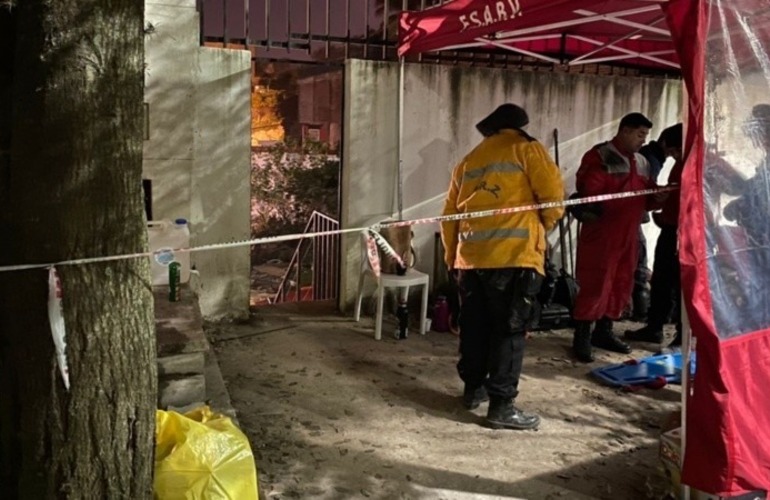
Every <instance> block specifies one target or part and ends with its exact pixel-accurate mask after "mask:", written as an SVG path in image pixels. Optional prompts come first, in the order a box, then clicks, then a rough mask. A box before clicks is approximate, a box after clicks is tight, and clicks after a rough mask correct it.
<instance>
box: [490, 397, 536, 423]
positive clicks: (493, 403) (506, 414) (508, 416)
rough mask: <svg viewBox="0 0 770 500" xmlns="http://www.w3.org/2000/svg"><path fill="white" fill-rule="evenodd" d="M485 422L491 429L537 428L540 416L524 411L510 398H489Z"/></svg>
mask: <svg viewBox="0 0 770 500" xmlns="http://www.w3.org/2000/svg"><path fill="white" fill-rule="evenodd" d="M487 423H489V426H490V427H492V428H493V429H523V430H526V429H537V426H538V425H540V417H538V416H537V415H535V414H533V413H524V412H523V411H521V410H519V409H518V408H516V407H515V406H513V401H512V400H510V399H498V398H494V397H493V398H491V399H490V400H489V410H488V411H487Z"/></svg>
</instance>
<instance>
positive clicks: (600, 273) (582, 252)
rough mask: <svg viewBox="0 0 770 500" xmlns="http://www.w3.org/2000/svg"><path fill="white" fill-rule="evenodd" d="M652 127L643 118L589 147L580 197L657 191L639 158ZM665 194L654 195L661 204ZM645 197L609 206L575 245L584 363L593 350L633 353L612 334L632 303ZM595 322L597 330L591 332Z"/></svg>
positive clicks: (577, 343)
mask: <svg viewBox="0 0 770 500" xmlns="http://www.w3.org/2000/svg"><path fill="white" fill-rule="evenodd" d="M650 128H652V122H651V121H650V120H649V119H648V118H647V117H645V116H644V115H643V114H641V113H631V114H628V115H626V116H624V117H623V118H622V119H621V121H620V126H619V127H618V132H617V134H616V135H615V137H614V138H613V139H612V140H611V141H609V142H605V143H602V144H598V145H596V146H594V147H593V148H591V150H590V151H588V152H587V153H586V154H585V155H584V156H583V159H582V160H581V163H580V168H579V169H578V172H577V178H576V186H577V191H578V195H579V196H580V197H585V196H595V195H603V194H612V193H623V192H630V191H637V190H642V189H648V188H652V187H655V186H656V184H655V181H654V180H653V179H651V178H650V165H649V163H648V161H647V159H646V158H645V157H644V156H642V155H641V154H639V152H638V151H639V149H641V147H642V146H643V145H644V143H645V142H646V141H647V136H648V134H649V133H650ZM666 194H667V193H661V194H657V195H655V197H656V199H655V201H656V202H658V203H662V201H663V199H664V197H665V195H666ZM651 201H652V200H648V199H647V197H631V198H623V199H619V200H611V201H605V202H602V203H600V204H599V205H598V210H597V211H596V216H595V217H594V218H593V220H586V221H585V222H583V224H582V226H581V229H580V234H579V236H578V245H577V266H576V269H575V271H576V272H575V278H576V279H577V282H578V286H579V287H580V288H579V290H578V294H577V297H576V298H575V307H574V310H573V312H572V317H573V319H574V320H575V333H574V337H573V343H572V349H573V352H574V354H575V357H576V358H577V359H578V360H579V361H582V362H585V363H590V362H591V361H593V360H594V357H593V351H592V346H593V347H598V348H602V349H607V350H609V351H614V352H620V353H629V352H631V348H630V346H629V345H628V344H626V343H625V342H623V341H622V340H620V339H619V338H618V337H617V336H616V335H615V333H614V332H613V331H612V326H613V321H614V320H617V319H618V318H620V317H621V315H622V314H623V311H624V309H625V308H626V306H627V305H628V303H629V301H630V299H631V291H632V289H633V285H634V270H635V269H636V262H637V245H638V235H637V233H638V227H639V221H640V220H642V215H643V214H644V212H645V210H650V209H652V208H655V207H653V206H651V205H652V203H651ZM593 322H596V328H595V329H594V330H593V331H591V327H592V324H593Z"/></svg>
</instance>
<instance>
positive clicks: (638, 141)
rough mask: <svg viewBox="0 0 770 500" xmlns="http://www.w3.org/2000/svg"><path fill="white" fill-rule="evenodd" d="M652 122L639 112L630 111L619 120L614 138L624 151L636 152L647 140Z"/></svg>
mask: <svg viewBox="0 0 770 500" xmlns="http://www.w3.org/2000/svg"><path fill="white" fill-rule="evenodd" d="M651 128H652V122H651V121H650V120H648V119H647V117H646V116H644V115H643V114H641V113H630V114H627V115H626V116H624V117H623V118H622V119H621V120H620V126H619V127H618V133H617V135H616V136H615V140H616V142H617V143H618V145H619V146H620V148H621V149H623V152H624V153H636V152H637V151H639V149H641V147H642V146H644V143H645V142H647V135H648V134H649V133H650V129H651Z"/></svg>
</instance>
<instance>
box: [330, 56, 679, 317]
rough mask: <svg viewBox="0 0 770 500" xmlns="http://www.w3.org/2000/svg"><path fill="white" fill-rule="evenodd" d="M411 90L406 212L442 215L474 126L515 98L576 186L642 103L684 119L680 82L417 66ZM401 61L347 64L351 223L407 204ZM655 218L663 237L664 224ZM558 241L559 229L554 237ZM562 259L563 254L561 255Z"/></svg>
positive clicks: (346, 291)
mask: <svg viewBox="0 0 770 500" xmlns="http://www.w3.org/2000/svg"><path fill="white" fill-rule="evenodd" d="M405 71H406V75H405V95H404V109H405V116H404V135H403V154H402V158H403V172H404V174H403V177H404V193H403V204H404V218H406V219H412V218H416V217H425V216H431V215H438V214H440V212H441V209H442V208H443V202H444V197H445V193H446V189H447V187H448V185H449V180H450V175H451V171H452V168H453V167H454V166H455V165H456V164H457V163H458V162H459V161H460V160H461V159H462V157H463V156H464V155H465V154H467V152H469V151H470V150H471V149H472V148H473V147H474V146H475V145H476V144H478V142H479V141H480V139H481V136H480V135H479V134H478V132H477V131H476V130H475V128H474V125H475V124H476V122H478V121H479V120H480V119H481V118H483V117H484V116H486V115H487V114H488V113H489V112H490V111H492V110H493V109H494V108H495V107H497V106H498V105H499V104H502V103H504V102H514V103H518V104H520V105H522V106H523V107H524V108H526V109H527V111H528V113H529V115H530V121H531V123H530V125H529V126H528V127H527V130H528V132H529V133H530V134H531V135H533V136H534V137H536V138H538V139H539V140H540V141H541V142H542V143H543V144H544V145H545V146H546V147H548V148H551V151H552V152H553V146H554V140H553V130H554V128H558V129H559V137H560V144H559V152H560V160H561V166H562V172H563V175H564V178H565V184H566V187H567V191H568V193H571V192H573V191H574V176H575V172H576V171H577V168H578V166H579V162H580V158H581V156H582V155H583V154H584V153H585V152H586V151H587V150H588V149H589V148H590V147H591V146H593V145H594V144H596V143H598V142H602V141H605V140H608V139H610V138H611V137H612V136H613V135H614V133H615V131H616V129H617V126H618V122H619V120H620V118H621V117H622V116H623V115H624V114H626V113H629V112H632V111H641V112H643V113H645V114H646V115H647V116H648V117H650V118H651V119H652V121H653V122H654V123H655V128H654V129H653V131H652V135H653V136H656V135H657V134H658V133H659V132H660V131H661V130H662V129H663V128H665V127H666V126H669V125H671V124H673V123H676V122H677V121H679V120H680V118H679V117H680V114H681V107H682V98H681V84H680V82H679V81H674V80H664V79H641V78H628V77H611V76H585V75H566V74H559V73H538V72H523V71H513V70H499V69H485V68H459V67H448V66H438V65H427V64H407V65H406V69H405ZM397 91H398V65H397V64H396V63H382V62H371V61H360V60H350V61H348V62H347V64H346V86H345V118H344V123H345V127H344V129H345V134H344V158H343V168H342V172H343V179H342V190H343V200H344V202H343V207H342V224H343V227H356V226H360V225H367V224H370V223H371V222H373V221H376V220H381V219H385V218H388V217H393V216H394V215H395V214H396V212H397V206H396V205H397V201H396V182H397V166H398V149H397V140H398V135H397V134H398V122H397V100H396V96H397ZM652 226H653V225H652V224H647V225H646V226H645V231H646V232H647V233H648V237H649V238H650V239H651V240H652V242H654V240H655V238H656V230H655V228H654V227H652ZM437 230H438V225H437V224H433V225H424V226H415V228H414V233H415V240H414V246H415V249H416V252H417V266H416V267H417V268H418V269H419V270H421V271H424V272H428V273H431V272H432V270H433V251H434V233H435V232H436V231H437ZM551 239H552V240H555V235H551ZM556 258H557V259H558V255H557V256H556ZM359 270H360V250H359V238H358V237H357V236H348V237H346V238H345V239H344V244H343V259H342V282H341V293H340V305H341V307H342V308H343V309H346V308H348V307H349V306H350V304H351V303H352V300H353V298H354V296H355V293H356V286H357V281H358V273H359Z"/></svg>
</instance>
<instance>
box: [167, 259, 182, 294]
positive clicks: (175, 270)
mask: <svg viewBox="0 0 770 500" xmlns="http://www.w3.org/2000/svg"><path fill="white" fill-rule="evenodd" d="M181 269H182V264H180V263H179V262H176V261H174V262H172V263H171V264H169V265H168V300H169V302H179V294H180V292H179V287H180V286H181V284H182V283H181V277H182V273H181Z"/></svg>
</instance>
